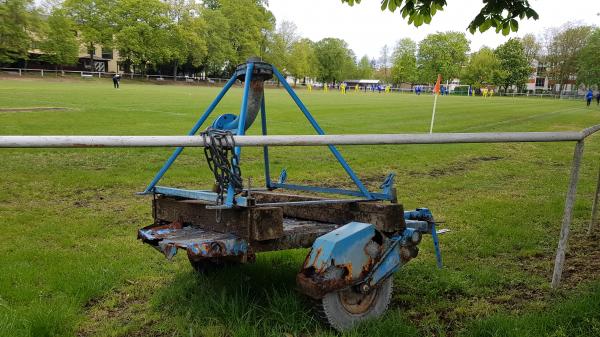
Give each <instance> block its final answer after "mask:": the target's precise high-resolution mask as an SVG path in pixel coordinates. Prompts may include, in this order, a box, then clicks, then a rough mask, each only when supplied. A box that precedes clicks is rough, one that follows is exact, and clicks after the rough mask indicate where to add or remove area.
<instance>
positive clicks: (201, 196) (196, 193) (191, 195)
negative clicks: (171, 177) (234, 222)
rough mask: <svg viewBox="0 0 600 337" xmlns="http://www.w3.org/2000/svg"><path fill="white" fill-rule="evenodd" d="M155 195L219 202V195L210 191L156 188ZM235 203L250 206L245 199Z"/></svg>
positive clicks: (239, 199)
mask: <svg viewBox="0 0 600 337" xmlns="http://www.w3.org/2000/svg"><path fill="white" fill-rule="evenodd" d="M152 190H153V191H154V193H158V194H163V195H168V196H172V197H181V198H188V199H195V200H204V201H211V202H217V197H218V196H217V193H215V192H213V191H209V190H184V189H181V188H174V187H164V186H155V187H154V188H153V189H152ZM235 203H236V205H238V206H242V207H245V206H247V205H248V202H247V199H246V198H244V197H239V196H238V197H235Z"/></svg>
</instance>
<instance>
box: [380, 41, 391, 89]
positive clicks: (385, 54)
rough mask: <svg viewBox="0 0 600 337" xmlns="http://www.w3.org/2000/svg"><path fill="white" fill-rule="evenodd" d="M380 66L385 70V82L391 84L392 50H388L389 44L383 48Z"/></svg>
mask: <svg viewBox="0 0 600 337" xmlns="http://www.w3.org/2000/svg"><path fill="white" fill-rule="evenodd" d="M379 64H380V70H383V81H384V82H386V83H387V82H389V77H388V67H389V64H390V49H389V48H388V45H387V44H386V45H384V46H383V48H381V53H380V57H379Z"/></svg>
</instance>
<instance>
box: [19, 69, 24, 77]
mask: <svg viewBox="0 0 600 337" xmlns="http://www.w3.org/2000/svg"><path fill="white" fill-rule="evenodd" d="M19 76H23V75H22V74H21V68H19Z"/></svg>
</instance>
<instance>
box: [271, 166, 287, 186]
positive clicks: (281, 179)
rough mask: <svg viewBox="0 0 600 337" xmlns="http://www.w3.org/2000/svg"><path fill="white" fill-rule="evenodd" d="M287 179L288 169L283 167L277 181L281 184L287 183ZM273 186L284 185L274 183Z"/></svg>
mask: <svg viewBox="0 0 600 337" xmlns="http://www.w3.org/2000/svg"><path fill="white" fill-rule="evenodd" d="M286 180H287V170H286V169H283V170H281V173H279V180H278V181H277V183H278V184H279V185H283V184H285V181H286ZM273 186H274V187H282V186H275V185H273Z"/></svg>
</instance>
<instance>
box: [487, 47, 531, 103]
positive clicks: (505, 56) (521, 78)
mask: <svg viewBox="0 0 600 337" xmlns="http://www.w3.org/2000/svg"><path fill="white" fill-rule="evenodd" d="M495 54H496V57H497V58H498V61H499V63H500V66H499V67H498V72H496V74H495V78H494V82H495V83H496V84H498V85H500V86H501V87H504V90H506V91H508V89H509V88H510V87H512V86H513V85H514V86H517V87H518V88H519V89H520V88H522V87H523V85H524V84H525V83H526V82H527V79H528V78H529V74H531V65H530V64H529V62H527V58H526V56H525V51H524V49H523V44H522V43H521V40H519V39H509V40H508V41H506V43H504V44H502V45H500V46H498V48H496V51H495Z"/></svg>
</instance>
